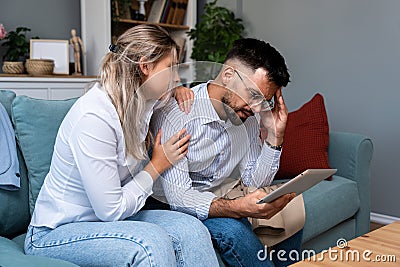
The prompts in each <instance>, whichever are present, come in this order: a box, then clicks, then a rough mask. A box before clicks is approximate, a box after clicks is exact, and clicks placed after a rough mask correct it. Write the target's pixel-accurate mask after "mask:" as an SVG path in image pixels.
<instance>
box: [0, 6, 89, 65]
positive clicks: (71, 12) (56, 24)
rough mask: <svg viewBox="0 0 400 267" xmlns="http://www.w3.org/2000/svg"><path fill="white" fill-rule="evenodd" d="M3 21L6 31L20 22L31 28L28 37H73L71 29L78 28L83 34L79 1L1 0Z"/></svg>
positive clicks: (20, 24)
mask: <svg viewBox="0 0 400 267" xmlns="http://www.w3.org/2000/svg"><path fill="white" fill-rule="evenodd" d="M0 23H2V24H3V25H4V26H5V27H6V30H7V32H9V31H11V30H15V29H16V28H17V27H18V26H25V27H27V28H30V29H31V32H29V33H28V34H27V37H28V38H27V39H29V38H30V37H32V36H39V37H40V38H41V39H63V40H67V39H69V38H70V37H71V29H76V30H77V35H78V36H80V35H81V16H80V1H79V0H57V1H54V0H34V1H31V0H1V4H0ZM4 53H5V48H4V47H0V55H1V56H3V55H4ZM0 65H2V62H1V59H0Z"/></svg>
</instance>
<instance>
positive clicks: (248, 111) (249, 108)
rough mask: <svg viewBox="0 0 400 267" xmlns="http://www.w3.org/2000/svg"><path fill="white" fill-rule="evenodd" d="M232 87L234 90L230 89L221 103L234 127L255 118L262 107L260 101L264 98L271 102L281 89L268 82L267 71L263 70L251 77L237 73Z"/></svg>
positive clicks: (260, 69)
mask: <svg viewBox="0 0 400 267" xmlns="http://www.w3.org/2000/svg"><path fill="white" fill-rule="evenodd" d="M232 87H234V88H230V89H228V90H227V92H226V93H225V95H224V96H223V97H222V100H221V101H222V103H223V104H224V109H225V112H226V114H227V116H228V118H229V119H230V120H231V122H232V123H233V124H234V125H239V124H241V123H242V122H244V121H245V120H246V119H247V118H248V117H250V116H253V115H254V112H256V113H258V112H260V111H261V109H262V105H261V102H260V101H258V100H259V99H260V98H262V97H264V98H265V100H271V99H272V98H273V97H274V95H275V93H276V91H277V90H278V89H279V87H278V86H277V85H276V84H275V83H274V82H271V81H269V80H268V77H267V71H266V70H265V69H262V68H258V69H257V70H256V71H255V72H254V73H252V74H250V75H245V74H244V73H243V72H239V71H235V76H234V81H233V83H232ZM257 103H259V104H258V105H257Z"/></svg>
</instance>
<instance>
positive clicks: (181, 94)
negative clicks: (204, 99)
mask: <svg viewBox="0 0 400 267" xmlns="http://www.w3.org/2000/svg"><path fill="white" fill-rule="evenodd" d="M175 99H176V101H177V102H178V105H179V108H180V109H181V110H182V111H183V112H185V113H186V114H189V112H190V108H191V106H192V104H193V99H194V93H193V91H192V90H190V89H189V88H186V87H183V86H179V87H178V88H176V89H175Z"/></svg>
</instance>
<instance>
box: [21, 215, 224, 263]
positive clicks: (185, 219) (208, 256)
mask: <svg viewBox="0 0 400 267" xmlns="http://www.w3.org/2000/svg"><path fill="white" fill-rule="evenodd" d="M25 253H26V254H30V255H38V256H45V257H51V258H58V259H62V260H65V261H69V262H72V263H75V264H77V265H80V266H218V261H217V258H216V255H215V252H214V249H213V246H212V243H211V238H210V234H209V233H208V231H207V228H206V227H204V225H203V224H202V223H201V222H200V221H199V220H198V219H196V218H194V217H193V216H190V215H187V214H183V213H179V212H174V211H166V210H142V211H140V212H138V213H137V214H136V215H134V216H132V217H129V218H127V219H126V220H124V221H115V222H76V223H69V224H65V225H61V226H59V227H57V228H55V229H50V228H47V227H33V226H29V228H28V233H27V236H26V239H25Z"/></svg>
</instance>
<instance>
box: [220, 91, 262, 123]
mask: <svg viewBox="0 0 400 267" xmlns="http://www.w3.org/2000/svg"><path fill="white" fill-rule="evenodd" d="M221 102H222V104H223V107H224V110H225V112H226V116H227V117H228V119H229V120H230V121H231V122H232V124H233V125H236V126H238V125H241V124H242V123H243V122H245V121H246V120H247V118H248V117H250V116H253V115H254V113H253V112H252V111H251V110H248V109H245V108H241V107H237V106H236V105H234V104H233V103H232V97H231V95H229V94H228V95H225V96H223V97H222V99H221ZM239 114H241V115H242V116H239Z"/></svg>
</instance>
